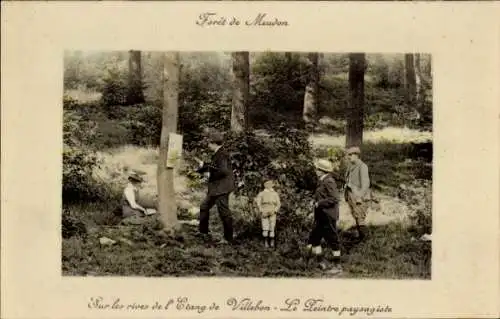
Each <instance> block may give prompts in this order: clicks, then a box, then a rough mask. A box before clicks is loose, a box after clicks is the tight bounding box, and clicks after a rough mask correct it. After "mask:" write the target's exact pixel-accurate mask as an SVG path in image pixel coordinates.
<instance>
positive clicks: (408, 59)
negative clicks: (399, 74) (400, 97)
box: [404, 53, 417, 109]
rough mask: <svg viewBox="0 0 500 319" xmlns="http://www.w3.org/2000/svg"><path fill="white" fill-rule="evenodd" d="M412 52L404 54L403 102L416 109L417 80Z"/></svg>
mask: <svg viewBox="0 0 500 319" xmlns="http://www.w3.org/2000/svg"><path fill="white" fill-rule="evenodd" d="M414 60H415V59H414V56H413V54H412V53H406V54H405V78H404V83H405V103H406V105H407V106H408V107H410V108H413V109H416V106H417V105H416V103H417V80H416V75H415V61H414Z"/></svg>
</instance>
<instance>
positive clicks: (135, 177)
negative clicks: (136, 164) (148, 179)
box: [128, 173, 144, 183]
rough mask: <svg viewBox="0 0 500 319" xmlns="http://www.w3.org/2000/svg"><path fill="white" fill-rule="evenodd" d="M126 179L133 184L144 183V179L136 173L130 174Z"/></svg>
mask: <svg viewBox="0 0 500 319" xmlns="http://www.w3.org/2000/svg"><path fill="white" fill-rule="evenodd" d="M128 179H129V180H130V181H134V182H137V183H142V182H143V181H144V179H143V178H142V177H141V176H140V175H139V174H137V173H132V174H130V175H129V176H128Z"/></svg>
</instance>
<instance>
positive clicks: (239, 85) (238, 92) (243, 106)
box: [231, 52, 250, 132]
mask: <svg viewBox="0 0 500 319" xmlns="http://www.w3.org/2000/svg"><path fill="white" fill-rule="evenodd" d="M231 59H232V66H233V67H232V71H233V72H232V76H233V78H232V82H233V86H232V89H233V100H232V110H231V131H233V132H241V131H244V130H246V129H247V128H248V98H249V95H250V60H249V53H248V52H233V53H232V54H231Z"/></svg>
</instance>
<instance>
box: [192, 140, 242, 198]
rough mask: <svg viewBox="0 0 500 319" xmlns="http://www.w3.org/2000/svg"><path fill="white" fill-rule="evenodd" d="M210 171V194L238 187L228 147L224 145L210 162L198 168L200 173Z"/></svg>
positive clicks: (229, 191) (217, 193) (226, 191)
mask: <svg viewBox="0 0 500 319" xmlns="http://www.w3.org/2000/svg"><path fill="white" fill-rule="evenodd" d="M206 171H208V172H209V173H210V177H209V178H208V196H217V195H222V194H227V193H231V192H232V191H234V190H235V189H236V184H235V178H234V173H233V169H232V167H231V158H230V156H229V152H228V151H227V149H226V148H225V147H224V146H222V147H221V148H219V149H218V150H217V152H215V154H214V155H213V156H212V160H211V162H210V163H205V164H204V165H203V166H202V167H201V168H199V169H198V172H199V173H204V172H206Z"/></svg>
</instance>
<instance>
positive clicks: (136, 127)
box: [121, 104, 162, 146]
mask: <svg viewBox="0 0 500 319" xmlns="http://www.w3.org/2000/svg"><path fill="white" fill-rule="evenodd" d="M123 109H125V111H126V112H124V116H123V117H122V121H121V122H122V124H123V126H124V127H125V128H126V129H127V132H128V142H129V143H131V144H134V145H142V146H151V145H154V146H157V145H160V138H161V127H162V123H161V122H162V109H161V108H159V107H157V106H154V105H142V104H139V105H135V106H127V107H126V108H125V107H124V108H123Z"/></svg>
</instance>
